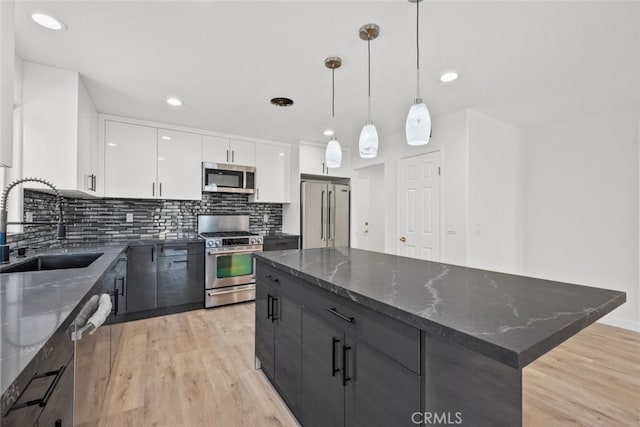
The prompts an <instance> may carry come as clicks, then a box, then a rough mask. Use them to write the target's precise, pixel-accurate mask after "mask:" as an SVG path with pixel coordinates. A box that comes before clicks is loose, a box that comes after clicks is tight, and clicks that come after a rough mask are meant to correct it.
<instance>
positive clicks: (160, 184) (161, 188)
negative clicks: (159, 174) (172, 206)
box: [160, 183, 162, 197]
mask: <svg viewBox="0 0 640 427" xmlns="http://www.w3.org/2000/svg"><path fill="white" fill-rule="evenodd" d="M160 197H162V183H160Z"/></svg>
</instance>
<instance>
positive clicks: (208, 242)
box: [207, 240, 214, 248]
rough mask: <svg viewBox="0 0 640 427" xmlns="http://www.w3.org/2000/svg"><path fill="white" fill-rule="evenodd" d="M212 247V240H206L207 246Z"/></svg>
mask: <svg viewBox="0 0 640 427" xmlns="http://www.w3.org/2000/svg"><path fill="white" fill-rule="evenodd" d="M213 245H214V243H213V240H207V246H208V247H210V248H212V247H213Z"/></svg>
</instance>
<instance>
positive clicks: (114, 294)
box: [111, 289, 120, 317]
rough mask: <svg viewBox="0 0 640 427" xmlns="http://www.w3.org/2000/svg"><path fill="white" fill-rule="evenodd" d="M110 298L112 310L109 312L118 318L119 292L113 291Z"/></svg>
mask: <svg viewBox="0 0 640 427" xmlns="http://www.w3.org/2000/svg"><path fill="white" fill-rule="evenodd" d="M111 296H112V297H113V310H111V312H112V313H113V316H114V317H118V300H119V296H120V292H118V290H117V289H114V291H113V292H112V293H111Z"/></svg>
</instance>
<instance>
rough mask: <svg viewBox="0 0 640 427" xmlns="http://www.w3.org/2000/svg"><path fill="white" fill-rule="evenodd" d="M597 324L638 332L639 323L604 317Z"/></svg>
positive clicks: (639, 329) (639, 330)
mask: <svg viewBox="0 0 640 427" xmlns="http://www.w3.org/2000/svg"><path fill="white" fill-rule="evenodd" d="M598 322H599V323H604V324H605V325H610V326H616V327H618V328H622V329H628V330H630V331H635V332H640V322H633V321H631V320H627V319H622V318H620V317H612V316H605V317H603V318H602V319H600V320H598Z"/></svg>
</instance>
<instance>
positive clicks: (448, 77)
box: [440, 71, 458, 83]
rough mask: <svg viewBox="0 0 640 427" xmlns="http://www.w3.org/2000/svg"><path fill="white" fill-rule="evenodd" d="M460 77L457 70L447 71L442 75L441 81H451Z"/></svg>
mask: <svg viewBox="0 0 640 427" xmlns="http://www.w3.org/2000/svg"><path fill="white" fill-rule="evenodd" d="M457 78H458V73H456V72H455V71H447V72H446V73H444V74H442V75H441V76H440V81H441V82H442V83H449V82H452V81H454V80H455V79H457Z"/></svg>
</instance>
